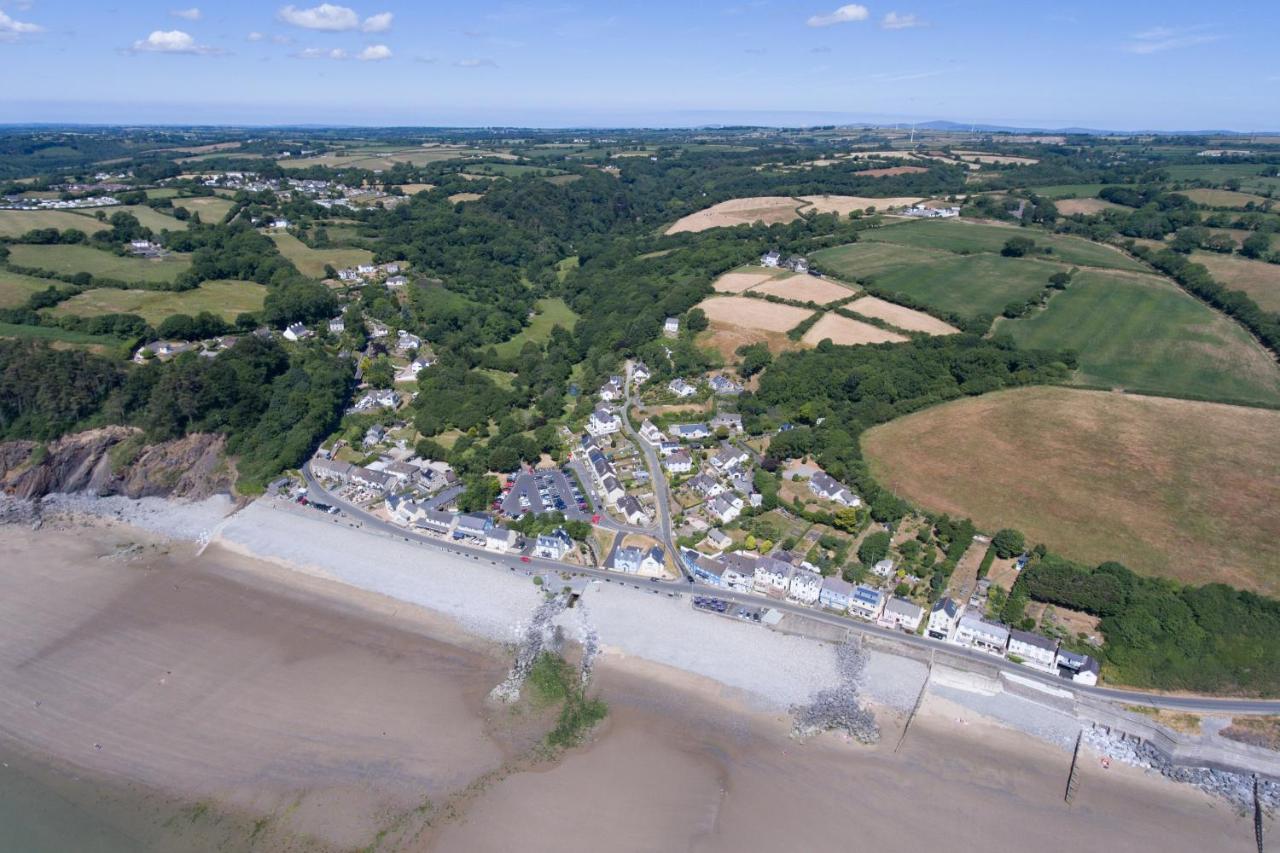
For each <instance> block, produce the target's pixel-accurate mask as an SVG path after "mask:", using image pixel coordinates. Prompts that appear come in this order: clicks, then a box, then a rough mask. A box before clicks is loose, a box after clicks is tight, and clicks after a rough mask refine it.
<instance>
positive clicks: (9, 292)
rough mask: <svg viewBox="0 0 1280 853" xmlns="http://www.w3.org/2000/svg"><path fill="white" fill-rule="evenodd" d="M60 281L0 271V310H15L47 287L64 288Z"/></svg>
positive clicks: (4, 270)
mask: <svg viewBox="0 0 1280 853" xmlns="http://www.w3.org/2000/svg"><path fill="white" fill-rule="evenodd" d="M65 286H66V285H64V284H63V283H62V282H60V281H50V280H49V279H47V278H35V277H34V276H29V275H21V274H19V273H16V272H9V271H8V270H6V269H0V308H16V307H18V306H19V305H21V304H23V303H24V302H26V301H27V297H28V296H30V295H31V294H33V293H35V292H37V291H40V290H45V289H46V288H49V287H65Z"/></svg>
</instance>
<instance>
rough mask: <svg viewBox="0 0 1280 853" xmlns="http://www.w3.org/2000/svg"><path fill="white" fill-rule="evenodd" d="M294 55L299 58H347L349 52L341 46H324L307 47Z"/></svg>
mask: <svg viewBox="0 0 1280 853" xmlns="http://www.w3.org/2000/svg"><path fill="white" fill-rule="evenodd" d="M294 56H296V57H298V58H299V59H347V58H348V57H347V52H346V51H345V50H343V49H342V48H340V47H335V48H324V47H306V48H303V49H302V50H300V51H298V52H297V53H296V54H294Z"/></svg>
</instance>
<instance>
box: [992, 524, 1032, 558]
mask: <svg viewBox="0 0 1280 853" xmlns="http://www.w3.org/2000/svg"><path fill="white" fill-rule="evenodd" d="M1026 545H1027V540H1026V537H1025V536H1023V535H1022V534H1021V533H1020V532H1019V531H1017V530H1014V529H1013V528H1011V527H1006V528H1003V529H1002V530H998V531H996V535H995V536H993V537H991V547H992V548H994V549H995V552H996V556H997V557H999V558H1000V559H1002V560H1007V559H1009V558H1010V557H1016V556H1018V555H1019V554H1021V553H1022V551H1023V549H1024V548H1026Z"/></svg>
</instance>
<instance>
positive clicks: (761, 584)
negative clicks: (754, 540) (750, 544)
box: [751, 557, 792, 595]
mask: <svg viewBox="0 0 1280 853" xmlns="http://www.w3.org/2000/svg"><path fill="white" fill-rule="evenodd" d="M791 572H792V568H791V566H790V565H788V564H787V563H784V562H782V561H781V560H775V559H773V558H772V557H760V558H758V559H757V560H756V564H755V571H754V573H753V575H752V579H751V585H752V587H753V588H754V589H755V591H756V592H763V593H769V592H770V591H772V592H773V593H775V594H778V595H781V594H784V593H786V591H787V588H788V587H789V586H790V585H791Z"/></svg>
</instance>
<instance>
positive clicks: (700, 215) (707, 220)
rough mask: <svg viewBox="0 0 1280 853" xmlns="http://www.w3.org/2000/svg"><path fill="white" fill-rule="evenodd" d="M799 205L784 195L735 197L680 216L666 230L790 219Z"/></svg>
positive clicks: (768, 222) (702, 228)
mask: <svg viewBox="0 0 1280 853" xmlns="http://www.w3.org/2000/svg"><path fill="white" fill-rule="evenodd" d="M799 207H800V202H798V201H796V200H795V199H794V198H791V197H790V196H785V195H773V196H753V197H751V198H735V199H730V200H729V201H722V202H720V203H719V204H713V205H712V206H711V207H708V208H707V209H706V210H699V211H698V212H697V213H690V214H689V215H688V216H684V217H681V218H680V219H678V220H676V222H675V224H673V225H672V226H671V227H670V228H668V229H667V233H668V234H680V233H683V232H685V231H694V232H697V231H706V230H707V229H708V228H724V227H732V226H734V225H750V224H751V223H753V222H764V223H765V224H767V225H772V224H774V223H777V222H790V221H792V220H793V219H795V218H796V217H797V216H798V213H797V212H796V211H797V209H798V208H799Z"/></svg>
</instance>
